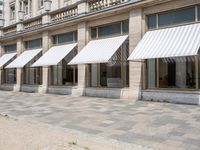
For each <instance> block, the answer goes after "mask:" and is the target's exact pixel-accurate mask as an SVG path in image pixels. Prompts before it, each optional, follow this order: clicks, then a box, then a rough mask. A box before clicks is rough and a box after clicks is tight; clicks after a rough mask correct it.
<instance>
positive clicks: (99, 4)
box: [88, 0, 128, 11]
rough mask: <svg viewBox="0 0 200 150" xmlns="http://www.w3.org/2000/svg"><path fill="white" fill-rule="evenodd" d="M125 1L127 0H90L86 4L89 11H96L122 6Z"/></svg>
mask: <svg viewBox="0 0 200 150" xmlns="http://www.w3.org/2000/svg"><path fill="white" fill-rule="evenodd" d="M127 1H128V0H90V1H88V3H89V10H90V11H98V10H101V9H104V8H107V7H110V6H114V5H118V4H122V3H124V2H127Z"/></svg>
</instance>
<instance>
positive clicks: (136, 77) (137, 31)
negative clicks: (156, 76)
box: [129, 8, 143, 100]
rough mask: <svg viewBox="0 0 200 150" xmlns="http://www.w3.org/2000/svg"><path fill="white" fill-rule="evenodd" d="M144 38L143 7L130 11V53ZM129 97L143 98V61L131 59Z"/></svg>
mask: <svg viewBox="0 0 200 150" xmlns="http://www.w3.org/2000/svg"><path fill="white" fill-rule="evenodd" d="M141 38H142V9H140V8H138V9H134V10H131V11H130V16H129V50H130V53H131V52H132V51H133V50H134V48H135V47H136V46H137V44H138V43H139V41H140V40H141ZM129 67H130V70H129V85H130V92H129V97H130V99H132V100H138V99H141V88H142V72H143V69H142V67H143V62H142V61H137V62H133V61H130V63H129Z"/></svg>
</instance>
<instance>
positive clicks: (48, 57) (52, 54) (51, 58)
mask: <svg viewBox="0 0 200 150" xmlns="http://www.w3.org/2000/svg"><path fill="white" fill-rule="evenodd" d="M76 45H77V43H74V44H67V45H61V46H53V47H51V48H50V49H49V50H48V51H47V52H46V53H45V54H44V55H43V56H42V57H40V59H38V60H37V61H36V62H35V63H34V64H33V65H32V66H31V67H37V66H53V65H57V64H58V63H59V62H60V61H61V60H62V59H64V58H65V56H67V54H69V53H70V51H71V50H73V49H74V48H75V47H76Z"/></svg>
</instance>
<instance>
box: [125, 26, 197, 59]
mask: <svg viewBox="0 0 200 150" xmlns="http://www.w3.org/2000/svg"><path fill="white" fill-rule="evenodd" d="M199 47H200V24H199V23H196V24H191V25H186V26H179V27H173V28H167V29H160V30H154V31H148V32H147V33H146V34H145V35H144V37H143V38H142V40H141V41H140V42H139V44H138V45H137V47H136V48H135V49H134V50H133V52H132V54H131V55H130V57H129V58H128V59H129V60H138V59H153V58H166V57H179V56H193V55H197V54H198V50H199Z"/></svg>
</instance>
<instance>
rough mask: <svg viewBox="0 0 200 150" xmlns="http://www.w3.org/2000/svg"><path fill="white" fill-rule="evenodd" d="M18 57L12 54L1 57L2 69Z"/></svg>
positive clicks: (0, 65)
mask: <svg viewBox="0 0 200 150" xmlns="http://www.w3.org/2000/svg"><path fill="white" fill-rule="evenodd" d="M16 55H17V53H10V54H4V55H3V56H1V57H0V67H3V66H4V65H5V64H6V63H8V61H10V60H11V59H12V58H14V57H15V56H16Z"/></svg>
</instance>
